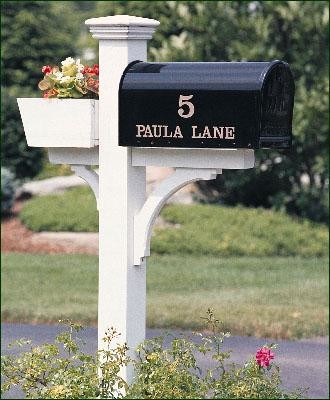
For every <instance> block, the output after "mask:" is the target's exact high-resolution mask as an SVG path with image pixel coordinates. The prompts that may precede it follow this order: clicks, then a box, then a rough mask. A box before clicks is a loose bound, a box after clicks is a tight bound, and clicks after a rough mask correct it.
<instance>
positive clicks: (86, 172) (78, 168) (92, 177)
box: [71, 165, 99, 209]
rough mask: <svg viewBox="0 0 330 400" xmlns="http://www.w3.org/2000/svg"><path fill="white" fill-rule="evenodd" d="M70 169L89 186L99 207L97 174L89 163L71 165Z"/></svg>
mask: <svg viewBox="0 0 330 400" xmlns="http://www.w3.org/2000/svg"><path fill="white" fill-rule="evenodd" d="M71 170H72V171H73V172H74V173H75V174H76V175H77V176H79V177H80V178H82V179H83V180H84V181H86V182H87V183H88V185H89V186H90V187H91V189H92V190H93V193H94V196H95V199H96V205H97V209H99V206H98V202H99V175H98V174H97V173H96V172H95V171H94V170H93V169H92V168H91V167H90V166H89V165H88V166H86V165H71Z"/></svg>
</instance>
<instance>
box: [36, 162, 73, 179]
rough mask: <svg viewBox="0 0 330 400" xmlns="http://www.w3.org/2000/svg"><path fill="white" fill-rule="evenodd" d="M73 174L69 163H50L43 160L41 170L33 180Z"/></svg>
mask: <svg viewBox="0 0 330 400" xmlns="http://www.w3.org/2000/svg"><path fill="white" fill-rule="evenodd" d="M67 175H73V172H72V171H71V169H70V166H69V165H66V164H51V163H50V162H48V161H46V160H45V162H44V165H43V167H42V170H41V171H40V172H39V173H38V175H37V176H36V177H35V178H34V180H41V179H48V178H54V177H57V176H67Z"/></svg>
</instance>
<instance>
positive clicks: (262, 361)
mask: <svg viewBox="0 0 330 400" xmlns="http://www.w3.org/2000/svg"><path fill="white" fill-rule="evenodd" d="M273 359H274V353H272V352H271V351H270V349H269V348H268V347H262V348H261V349H259V350H258V351H257V353H256V361H257V363H258V365H260V367H268V366H269V363H270V360H273Z"/></svg>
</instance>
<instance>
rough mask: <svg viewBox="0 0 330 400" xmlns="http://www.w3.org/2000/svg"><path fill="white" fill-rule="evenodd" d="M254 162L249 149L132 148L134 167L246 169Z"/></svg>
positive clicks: (252, 152) (252, 153)
mask: <svg viewBox="0 0 330 400" xmlns="http://www.w3.org/2000/svg"><path fill="white" fill-rule="evenodd" d="M254 163H255V158H254V150H250V149H176V148H138V147H133V148H132V165H134V166H136V167H143V166H158V167H182V168H220V169H248V168H253V167H254Z"/></svg>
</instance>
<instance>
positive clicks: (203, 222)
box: [20, 187, 328, 257]
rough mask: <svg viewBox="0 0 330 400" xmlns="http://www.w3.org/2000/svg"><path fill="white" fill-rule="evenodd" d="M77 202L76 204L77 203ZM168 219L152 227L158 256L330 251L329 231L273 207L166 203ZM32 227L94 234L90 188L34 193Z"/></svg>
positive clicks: (28, 211) (27, 211) (27, 216)
mask: <svg viewBox="0 0 330 400" xmlns="http://www.w3.org/2000/svg"><path fill="white" fill-rule="evenodd" d="M77 204H79V207H77ZM161 215H162V217H163V218H164V219H165V220H166V221H167V222H170V223H172V226H166V227H165V228H162V229H156V230H155V235H154V238H153V241H152V251H153V252H154V253H158V254H178V255H180V254H181V255H183V254H186V255H188V254H191V255H197V256H198V255H201V254H204V255H213V256H227V257H230V256H233V255H235V256H254V257H256V256H257V257H262V256H303V257H315V256H316V257H320V256H325V255H327V254H328V230H327V228H326V226H324V225H321V224H313V223H311V222H309V221H307V220H298V219H296V218H293V217H290V216H288V215H286V214H283V213H280V212H274V211H272V210H264V209H261V208H260V209H253V208H244V207H219V206H214V205H170V206H167V207H166V208H165V209H164V210H163V211H162V213H161ZM20 218H21V220H22V221H23V223H24V224H25V225H26V226H27V227H28V228H30V229H32V230H34V231H76V232H84V231H85V232H96V231H97V230H98V213H97V210H96V203H95V199H94V196H93V194H92V192H91V190H90V189H89V188H87V187H79V188H74V189H72V190H68V191H67V192H66V193H64V194H62V195H50V196H42V197H36V198H34V199H32V200H30V201H29V202H27V204H26V205H25V207H24V209H23V210H22V212H21V215H20Z"/></svg>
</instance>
